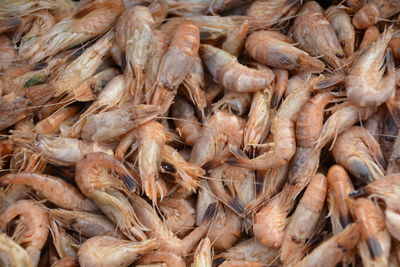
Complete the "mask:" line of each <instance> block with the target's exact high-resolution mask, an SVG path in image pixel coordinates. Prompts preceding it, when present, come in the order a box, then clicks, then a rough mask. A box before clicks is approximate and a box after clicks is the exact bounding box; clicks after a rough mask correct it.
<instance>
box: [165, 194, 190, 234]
mask: <svg viewBox="0 0 400 267" xmlns="http://www.w3.org/2000/svg"><path fill="white" fill-rule="evenodd" d="M158 205H159V209H160V211H161V212H162V214H163V217H164V224H165V225H166V226H167V227H169V229H170V230H171V231H172V233H174V234H175V235H176V236H178V237H180V238H181V237H184V236H185V235H186V234H188V233H189V232H190V230H191V227H193V226H194V225H195V222H196V217H195V210H194V207H193V205H192V203H190V201H189V200H188V199H183V198H170V197H167V198H164V199H163V200H162V201H161V202H160V203H159V204H158Z"/></svg>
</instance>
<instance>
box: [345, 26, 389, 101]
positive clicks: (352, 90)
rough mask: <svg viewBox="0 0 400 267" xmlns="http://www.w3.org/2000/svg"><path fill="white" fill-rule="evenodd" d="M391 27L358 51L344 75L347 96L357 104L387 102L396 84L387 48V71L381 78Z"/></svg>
mask: <svg viewBox="0 0 400 267" xmlns="http://www.w3.org/2000/svg"><path fill="white" fill-rule="evenodd" d="M393 33H394V30H393V29H392V28H388V29H387V30H386V31H385V32H384V33H383V34H382V35H381V36H380V37H379V38H378V40H376V41H375V42H374V43H373V44H371V46H370V47H369V48H368V49H367V50H365V51H364V52H363V53H362V54H360V55H359V56H358V57H357V58H356V61H355V62H354V64H353V65H352V67H351V69H350V71H349V74H348V75H347V77H346V95H347V98H348V99H349V100H350V101H352V102H354V103H356V104H357V105H359V106H360V107H377V106H380V105H381V104H382V103H384V102H386V100H388V99H389V97H390V96H391V95H392V94H393V93H394V91H395V88H396V70H395V67H394V62H393V57H392V54H391V52H390V51H389V52H388V53H387V55H386V69H387V74H386V76H385V77H384V78H382V76H383V71H384V68H382V66H383V59H384V57H385V51H386V48H387V46H388V44H389V41H390V39H391V38H392V36H393Z"/></svg>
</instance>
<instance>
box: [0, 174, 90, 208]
mask: <svg viewBox="0 0 400 267" xmlns="http://www.w3.org/2000/svg"><path fill="white" fill-rule="evenodd" d="M0 182H1V183H2V184H19V185H27V186H30V187H32V188H33V189H34V190H36V191H37V192H39V193H40V194H42V195H43V196H44V197H45V198H46V199H47V200H49V201H50V202H52V203H54V204H56V205H58V206H60V207H63V208H66V209H71V210H78V211H89V212H91V211H97V210H98V208H97V207H96V205H95V204H94V203H93V202H92V201H91V200H90V199H88V198H86V197H84V196H83V195H82V194H81V193H80V192H79V190H78V189H77V188H76V187H74V186H72V185H70V184H68V183H67V182H65V181H64V180H62V179H61V178H58V177H54V176H50V175H45V174H39V173H32V172H20V173H13V174H6V175H3V176H2V177H0Z"/></svg>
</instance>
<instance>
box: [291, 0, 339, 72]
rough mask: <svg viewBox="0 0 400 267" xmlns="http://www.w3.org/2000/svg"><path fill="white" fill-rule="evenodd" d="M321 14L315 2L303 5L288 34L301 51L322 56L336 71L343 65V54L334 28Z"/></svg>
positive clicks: (319, 7) (320, 9)
mask: <svg viewBox="0 0 400 267" xmlns="http://www.w3.org/2000/svg"><path fill="white" fill-rule="evenodd" d="M322 12H323V10H322V8H321V6H320V5H319V4H318V3H317V2H315V1H310V2H306V3H304V4H303V6H302V8H301V10H300V11H299V14H298V16H297V17H296V19H295V20H294V24H293V26H292V28H291V29H290V32H291V33H292V35H293V38H294V39H295V40H296V41H297V42H298V43H299V47H300V48H301V49H303V50H304V51H306V52H308V53H309V54H310V55H311V56H321V55H322V56H323V59H324V60H325V61H326V62H327V63H328V64H329V65H330V66H331V67H333V68H334V69H338V68H341V67H343V65H344V61H343V58H344V53H343V50H342V47H341V46H340V42H339V40H338V38H337V36H336V34H335V30H334V28H333V27H332V25H331V24H330V23H329V22H328V21H327V19H326V18H325V16H324V15H323V13H322Z"/></svg>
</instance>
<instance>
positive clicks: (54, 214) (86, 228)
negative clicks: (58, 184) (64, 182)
mask: <svg viewBox="0 0 400 267" xmlns="http://www.w3.org/2000/svg"><path fill="white" fill-rule="evenodd" d="M47 212H48V213H49V216H50V218H52V219H54V220H56V221H57V223H58V224H59V225H60V226H62V227H64V228H68V229H71V230H74V231H75V232H77V233H79V234H81V235H83V236H85V237H89V238H90V237H93V236H96V235H108V236H112V237H116V238H124V235H123V234H122V233H121V232H120V231H119V230H118V229H117V227H116V225H114V224H113V223H112V222H110V221H109V220H108V219H107V218H106V217H104V216H103V215H97V214H93V213H89V212H83V211H76V210H75V211H70V210H64V209H49V210H48V211H47Z"/></svg>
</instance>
